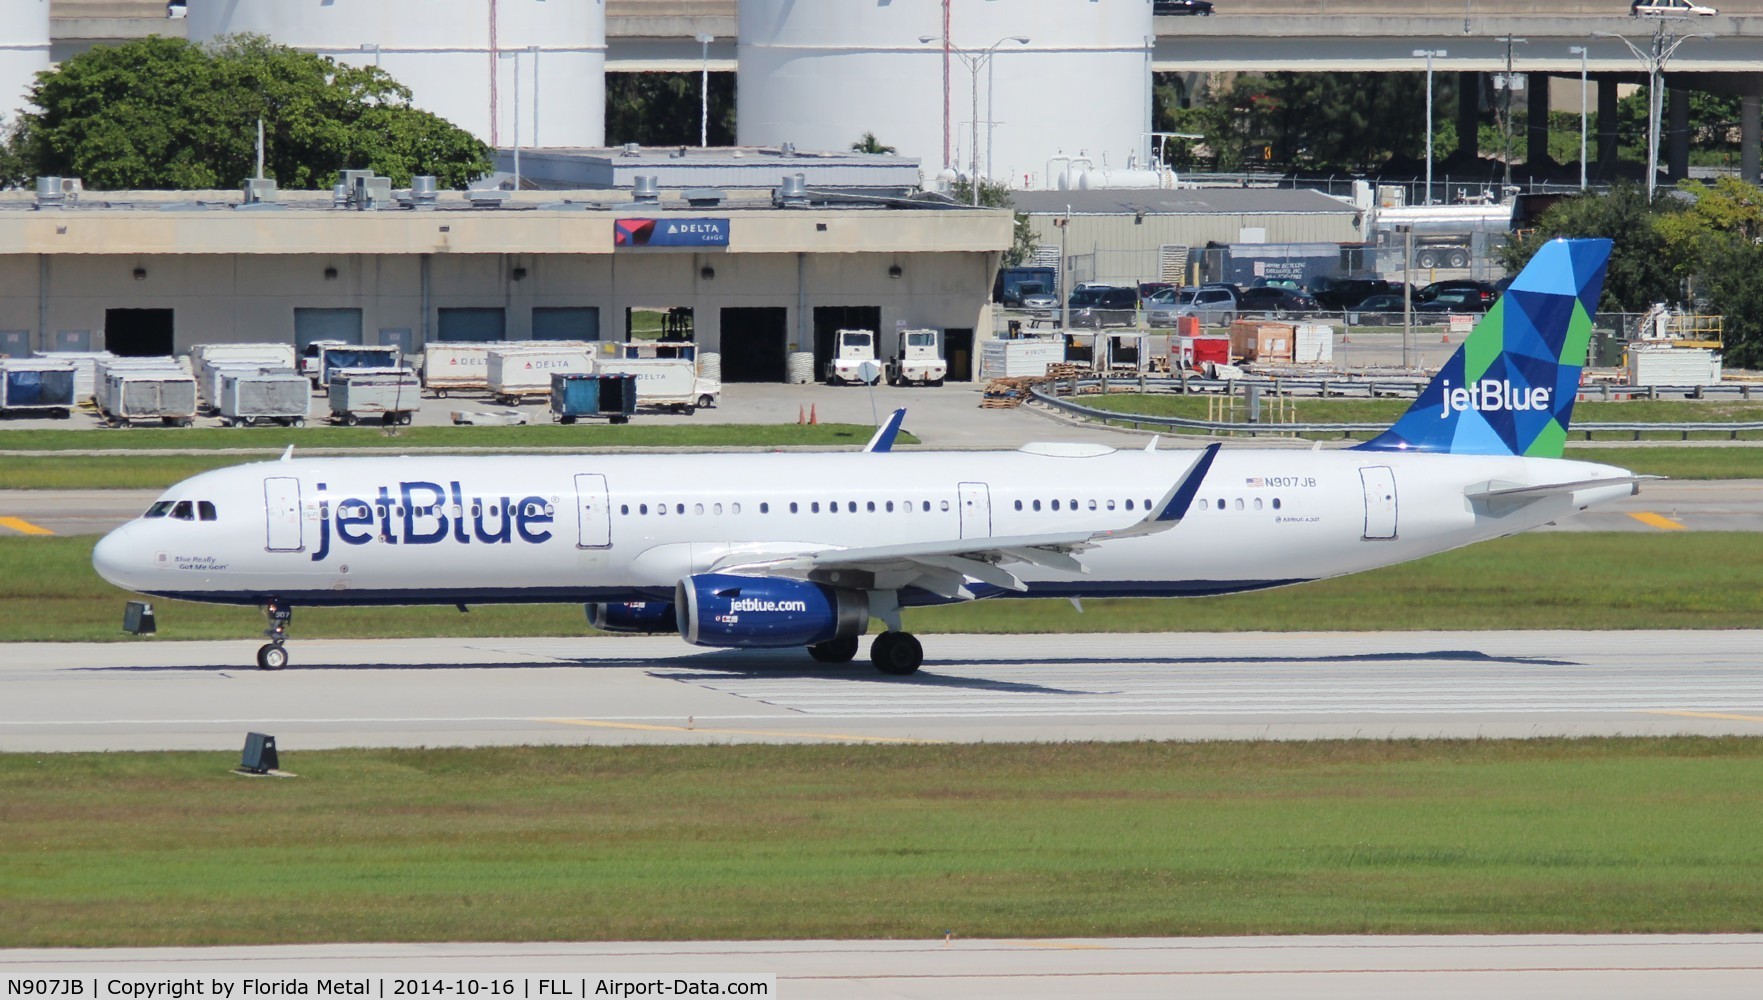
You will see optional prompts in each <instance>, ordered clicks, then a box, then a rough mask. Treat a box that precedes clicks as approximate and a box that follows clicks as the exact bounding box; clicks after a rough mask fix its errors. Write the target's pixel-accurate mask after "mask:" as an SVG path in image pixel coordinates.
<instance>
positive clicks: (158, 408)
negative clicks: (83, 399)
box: [98, 364, 196, 427]
mask: <svg viewBox="0 0 1763 1000" xmlns="http://www.w3.org/2000/svg"><path fill="white" fill-rule="evenodd" d="M98 413H99V415H100V416H101V417H103V419H104V422H105V423H106V424H108V425H109V426H111V427H127V426H130V425H132V424H133V423H134V422H135V421H137V420H157V421H159V422H160V423H162V424H165V425H166V426H168V427H188V426H190V425H191V424H193V423H195V422H196V380H195V379H194V378H191V377H190V376H189V375H187V374H185V373H184V372H183V370H182V369H181V368H179V367H175V366H174V367H170V368H154V367H148V366H143V367H139V368H131V367H126V366H116V365H114V364H112V365H107V366H105V368H104V373H103V377H102V378H101V379H100V380H99V382H98Z"/></svg>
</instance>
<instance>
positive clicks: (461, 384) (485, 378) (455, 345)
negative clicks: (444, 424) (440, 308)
mask: <svg viewBox="0 0 1763 1000" xmlns="http://www.w3.org/2000/svg"><path fill="white" fill-rule="evenodd" d="M507 346H508V344H507V343H505V342H503V341H459V340H442V341H433V342H431V343H429V344H426V345H424V347H423V349H422V385H423V388H425V389H427V390H428V391H429V392H432V393H434V395H435V398H436V399H445V398H446V396H447V394H448V393H449V392H488V391H489V390H490V367H489V364H490V352H491V351H492V350H495V349H497V348H505V347H507Z"/></svg>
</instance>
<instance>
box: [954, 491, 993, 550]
mask: <svg viewBox="0 0 1763 1000" xmlns="http://www.w3.org/2000/svg"><path fill="white" fill-rule="evenodd" d="M991 535H992V494H991V491H990V490H989V489H987V488H986V484H985V483H962V484H961V537H962V538H990V537H991Z"/></svg>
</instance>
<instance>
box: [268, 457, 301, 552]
mask: <svg viewBox="0 0 1763 1000" xmlns="http://www.w3.org/2000/svg"><path fill="white" fill-rule="evenodd" d="M263 510H264V513H265V516H266V517H267V518H268V520H269V535H268V542H267V544H266V545H265V546H264V547H265V548H267V549H269V551H271V552H298V551H300V550H301V549H302V548H303V547H304V542H303V540H302V539H301V537H300V480H298V479H294V478H292V477H289V476H274V477H271V478H269V479H265V480H264V481H263Z"/></svg>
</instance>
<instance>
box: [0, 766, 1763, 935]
mask: <svg viewBox="0 0 1763 1000" xmlns="http://www.w3.org/2000/svg"><path fill="white" fill-rule="evenodd" d="M281 749H282V764H283V766H284V767H285V768H286V769H288V770H290V771H294V772H297V773H298V774H299V775H300V777H299V778H297V779H288V780H267V779H260V780H250V779H244V778H240V777H236V776H233V775H231V774H229V773H227V769H228V768H229V767H231V766H232V765H233V764H235V763H236V761H237V755H236V754H219V753H105V754H11V755H0V820H3V821H4V824H5V827H4V828H5V830H6V845H7V849H6V850H5V851H3V852H0V947H98V946H111V947H115V946H166V945H223V944H224V945H242V944H267V943H276V944H290V943H300V942H321V941H484V940H495V941H522V940H633V939H665V940H690V939H728V938H733V939H791V938H809V937H814V938H870V937H877V938H916V939H927V938H931V939H934V938H938V937H941V936H942V935H943V934H944V933H945V932H946V931H952V932H953V933H955V934H956V935H958V936H961V937H1044V936H1117V935H1119V936H1131V935H1239V934H1348V933H1352V934H1362V933H1377V934H1398V933H1401V934H1410V933H1414V934H1419V933H1428V934H1437V933H1451V934H1456V933H1556V934H1565V933H1574V934H1577V933H1612V932H1615V933H1643V932H1647V933H1686V932H1744V933H1755V932H1758V931H1763V879H1759V878H1758V877H1757V872H1758V870H1759V866H1760V865H1763V839H1759V838H1758V836H1757V834H1756V823H1757V803H1758V801H1760V797H1763V740H1755V739H1736V738H1728V739H1691V738H1681V739H1663V740H1577V741H1569V740H1522V741H1414V742H1408V741H1397V742H1369V741H1341V742H1322V743H1199V744H1184V743H1159V744H1154V743H1119V744H1094V743H1075V744H1074V743H1061V744H1014V745H1013V744H991V745H987V744H978V745H949V746H885V747H877V746H863V747H850V746H809V747H796V746H746V745H742V746H714V747H547V748H498V749H482V750H433V749H425V750H356V751H330V752H307V753H302V752H300V751H299V750H298V749H294V748H290V747H289V746H287V745H286V744H284V745H283V747H282V748H281Z"/></svg>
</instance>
